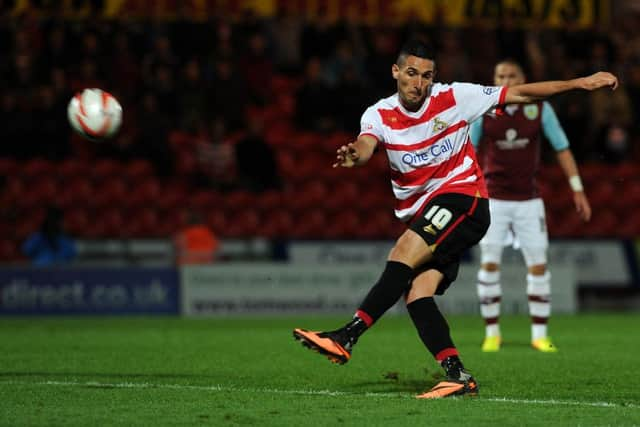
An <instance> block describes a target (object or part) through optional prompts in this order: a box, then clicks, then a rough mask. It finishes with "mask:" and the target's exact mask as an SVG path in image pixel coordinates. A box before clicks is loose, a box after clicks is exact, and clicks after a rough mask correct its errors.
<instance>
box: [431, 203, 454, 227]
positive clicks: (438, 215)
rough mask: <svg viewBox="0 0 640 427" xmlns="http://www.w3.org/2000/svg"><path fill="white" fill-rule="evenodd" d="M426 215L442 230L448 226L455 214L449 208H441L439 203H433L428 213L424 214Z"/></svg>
mask: <svg viewBox="0 0 640 427" xmlns="http://www.w3.org/2000/svg"><path fill="white" fill-rule="evenodd" d="M424 217H425V218H426V219H427V220H429V221H431V224H433V225H434V226H435V227H436V228H437V229H438V230H442V229H443V228H444V227H446V225H447V224H448V223H449V221H451V218H453V214H452V213H451V211H450V210H449V209H447V208H441V207H440V206H438V205H433V206H431V208H430V209H429V210H428V211H427V213H426V214H424Z"/></svg>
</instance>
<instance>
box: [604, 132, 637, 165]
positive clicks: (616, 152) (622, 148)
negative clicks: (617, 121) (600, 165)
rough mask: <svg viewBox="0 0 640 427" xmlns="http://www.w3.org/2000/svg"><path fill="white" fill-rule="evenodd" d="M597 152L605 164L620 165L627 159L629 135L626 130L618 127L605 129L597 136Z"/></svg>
mask: <svg viewBox="0 0 640 427" xmlns="http://www.w3.org/2000/svg"><path fill="white" fill-rule="evenodd" d="M598 141H599V142H600V143H599V147H598V148H599V150H598V151H599V152H600V153H602V154H601V158H600V159H598V160H604V161H605V162H607V163H614V164H616V163H621V162H624V161H627V160H628V158H629V151H630V146H629V135H628V132H627V130H626V129H625V128H624V127H622V126H619V125H611V126H608V127H605V128H603V129H602V130H601V132H600V133H599V134H598Z"/></svg>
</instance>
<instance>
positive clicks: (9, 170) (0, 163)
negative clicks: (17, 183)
mask: <svg viewBox="0 0 640 427" xmlns="http://www.w3.org/2000/svg"><path fill="white" fill-rule="evenodd" d="M19 168H20V166H19V165H18V162H16V161H15V160H14V159H12V158H10V157H0V176H6V177H11V176H14V175H16V174H17V173H18V169H19Z"/></svg>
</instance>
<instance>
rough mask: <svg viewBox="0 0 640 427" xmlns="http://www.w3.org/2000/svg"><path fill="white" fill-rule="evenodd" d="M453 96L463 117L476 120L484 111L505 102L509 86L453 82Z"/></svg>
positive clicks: (471, 120) (469, 120) (468, 120)
mask: <svg viewBox="0 0 640 427" xmlns="http://www.w3.org/2000/svg"><path fill="white" fill-rule="evenodd" d="M451 86H452V87H453V96H454V98H455V99H456V106H457V108H458V111H460V114H461V115H462V118H463V119H464V120H466V121H467V123H471V122H474V121H475V120H476V119H478V118H479V117H481V116H482V115H483V114H484V113H486V112H487V111H489V110H491V109H492V108H495V107H497V106H498V105H500V104H502V103H504V99H505V97H506V95H507V88H506V87H502V86H482V85H477V84H472V83H453V84H452V85H451Z"/></svg>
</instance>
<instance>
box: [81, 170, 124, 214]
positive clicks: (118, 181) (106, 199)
mask: <svg viewBox="0 0 640 427" xmlns="http://www.w3.org/2000/svg"><path fill="white" fill-rule="evenodd" d="M130 188H131V186H129V185H128V184H127V183H125V181H124V179H123V178H121V177H113V178H110V179H108V180H105V181H102V182H100V183H99V184H97V186H96V187H94V192H93V194H92V195H91V197H90V198H88V199H87V204H88V205H89V206H90V207H92V208H94V209H102V208H106V207H110V206H121V205H122V204H123V202H124V200H125V199H126V197H127V195H128V194H129V191H130Z"/></svg>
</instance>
